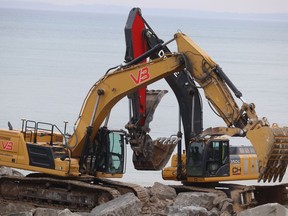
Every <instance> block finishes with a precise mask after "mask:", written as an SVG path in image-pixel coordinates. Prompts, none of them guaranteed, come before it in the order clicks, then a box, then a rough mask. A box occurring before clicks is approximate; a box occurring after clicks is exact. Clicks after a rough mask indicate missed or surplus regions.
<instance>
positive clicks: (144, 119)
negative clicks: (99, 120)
mask: <svg viewBox="0 0 288 216" xmlns="http://www.w3.org/2000/svg"><path fill="white" fill-rule="evenodd" d="M125 39H126V40H125V41H126V53H125V62H126V63H129V62H131V61H132V60H134V59H135V58H137V57H139V56H140V55H141V54H143V53H145V52H146V51H148V50H151V49H153V48H154V47H155V46H157V45H159V44H162V43H163V40H161V39H160V38H159V37H158V36H157V35H156V33H155V32H154V31H153V29H152V28H151V27H150V25H149V24H148V23H147V21H146V20H145V19H144V18H143V16H142V13H141V10H140V8H133V9H132V10H131V11H130V13H129V16H128V19H127V22H126V25H125ZM164 53H166V54H168V53H171V51H170V50H169V48H168V47H167V46H163V47H162V49H161V50H160V51H159V52H156V53H152V54H151V55H150V56H149V58H150V59H152V60H153V59H157V58H159V55H163V54H164ZM144 61H146V59H145V60H144ZM165 80H166V82H167V83H168V85H169V87H170V88H171V89H172V91H173V93H174V94H175V96H176V98H177V101H178V105H179V109H180V113H181V116H180V117H181V119H182V124H183V131H184V140H185V147H186V149H187V148H188V145H189V142H190V139H191V138H193V137H196V136H198V135H199V134H200V133H201V132H202V130H203V118H202V116H203V113H202V100H201V96H200V94H199V91H198V88H197V87H196V84H195V82H194V81H193V80H191V79H190V78H189V77H188V76H187V75H186V74H185V73H182V72H175V73H173V74H171V75H169V76H167V77H165ZM167 92H168V91H167V90H148V88H147V87H143V88H141V89H140V90H138V91H136V92H134V93H132V94H130V95H129V96H128V98H129V107H130V110H129V111H130V119H129V122H128V124H127V125H126V128H127V129H128V131H129V135H130V139H129V141H130V144H131V146H132V148H134V146H135V148H134V149H135V151H134V155H133V158H134V160H133V162H134V167H135V168H136V169H138V170H147V169H151V170H160V169H162V168H163V167H164V166H165V165H166V162H165V161H167V158H170V157H169V156H170V154H171V152H172V151H173V149H174V148H173V147H171V145H170V148H168V146H169V145H165V146H164V145H162V143H160V142H154V141H152V139H151V137H150V135H149V131H150V128H149V123H150V122H151V121H152V119H153V115H154V112H155V109H156V107H157V105H158V104H159V102H160V100H161V98H162V97H163V96H164V95H165V94H166V93H167ZM174 115H178V113H174ZM180 117H179V118H180ZM177 136H178V142H181V139H182V129H181V127H180V128H179V130H178V133H177ZM141 145H142V146H143V145H145V146H146V147H145V150H144V148H139V146H141ZM172 146H173V145H172ZM174 146H175V145H174ZM136 148H137V149H138V151H137V150H136ZM159 148H161V149H162V150H163V149H166V152H165V151H162V153H160V154H158V152H157V149H159ZM147 152H151V153H152V154H149V153H147ZM169 152H170V153H169ZM178 152H180V153H181V152H182V147H181V144H179V145H178ZM161 158H162V159H161ZM140 161H142V162H140ZM159 161H162V162H161V163H159Z"/></svg>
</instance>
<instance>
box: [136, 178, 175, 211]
mask: <svg viewBox="0 0 288 216" xmlns="http://www.w3.org/2000/svg"><path fill="white" fill-rule="evenodd" d="M148 191H149V192H148V193H149V195H150V199H149V202H148V203H147V205H148V207H146V206H145V205H144V208H143V209H142V213H143V214H148V215H163V214H164V213H165V208H166V207H167V206H170V205H172V204H173V202H174V199H175V198H176V197H177V194H176V191H175V189H174V188H172V187H170V186H167V185H164V184H161V183H159V182H155V183H154V185H153V186H152V187H151V188H149V189H148Z"/></svg>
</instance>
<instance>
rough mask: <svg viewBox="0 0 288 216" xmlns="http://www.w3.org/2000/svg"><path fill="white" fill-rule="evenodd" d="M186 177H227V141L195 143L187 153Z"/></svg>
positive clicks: (217, 140) (213, 140) (215, 140)
mask: <svg viewBox="0 0 288 216" xmlns="http://www.w3.org/2000/svg"><path fill="white" fill-rule="evenodd" d="M186 170H187V177H213V176H215V177H216V176H229V140H228V139H212V140H209V141H208V142H205V141H195V142H193V143H191V145H190V146H189V148H188V152H187V169H186Z"/></svg>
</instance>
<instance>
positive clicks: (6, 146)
mask: <svg viewBox="0 0 288 216" xmlns="http://www.w3.org/2000/svg"><path fill="white" fill-rule="evenodd" d="M13 145H14V143H13V142H11V141H8V142H3V141H2V147H3V149H4V150H7V151H11V150H12V149H13Z"/></svg>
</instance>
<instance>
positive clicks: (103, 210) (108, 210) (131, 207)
mask: <svg viewBox="0 0 288 216" xmlns="http://www.w3.org/2000/svg"><path fill="white" fill-rule="evenodd" d="M141 207H142V203H141V201H140V200H139V199H138V198H137V197H136V196H135V195H134V194H133V193H126V194H124V195H122V196H120V197H117V198H115V199H113V200H111V201H109V202H107V203H104V204H102V205H100V206H97V207H95V208H94V209H93V210H92V211H91V213H90V216H108V215H109V216H110V215H114V216H122V215H123V216H134V215H139V214H140V212H141Z"/></svg>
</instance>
